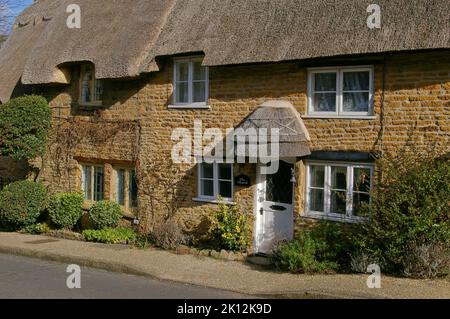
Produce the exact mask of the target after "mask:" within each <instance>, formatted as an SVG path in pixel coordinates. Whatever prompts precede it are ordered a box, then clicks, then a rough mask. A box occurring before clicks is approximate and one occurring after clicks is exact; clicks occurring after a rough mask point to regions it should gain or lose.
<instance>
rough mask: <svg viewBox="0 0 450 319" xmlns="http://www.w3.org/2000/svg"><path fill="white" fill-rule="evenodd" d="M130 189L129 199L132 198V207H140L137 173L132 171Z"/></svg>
mask: <svg viewBox="0 0 450 319" xmlns="http://www.w3.org/2000/svg"><path fill="white" fill-rule="evenodd" d="M129 180H130V187H129V197H130V207H137V206H138V186H137V180H136V171H135V170H131V171H130V178H129Z"/></svg>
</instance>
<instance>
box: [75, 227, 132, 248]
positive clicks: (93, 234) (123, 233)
mask: <svg viewBox="0 0 450 319" xmlns="http://www.w3.org/2000/svg"><path fill="white" fill-rule="evenodd" d="M83 236H84V239H85V240H86V241H92V242H97V243H105V244H119V243H127V244H129V243H134V242H135V240H136V239H137V234H136V233H135V232H134V231H133V230H132V229H129V228H103V229H87V230H84V231H83Z"/></svg>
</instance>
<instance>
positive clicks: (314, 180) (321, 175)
mask: <svg viewBox="0 0 450 319" xmlns="http://www.w3.org/2000/svg"><path fill="white" fill-rule="evenodd" d="M309 172H310V177H309V181H310V185H309V187H310V189H309V194H308V195H309V209H310V210H312V211H316V212H323V211H324V210H325V209H324V205H325V202H324V187H325V185H324V183H325V166H322V165H311V166H310V167H309Z"/></svg>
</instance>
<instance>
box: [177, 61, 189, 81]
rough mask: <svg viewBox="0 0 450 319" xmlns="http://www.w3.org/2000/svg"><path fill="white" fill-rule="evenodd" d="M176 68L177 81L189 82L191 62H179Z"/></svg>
mask: <svg viewBox="0 0 450 319" xmlns="http://www.w3.org/2000/svg"><path fill="white" fill-rule="evenodd" d="M175 67H176V71H175V72H176V81H186V82H187V81H189V62H177V63H175Z"/></svg>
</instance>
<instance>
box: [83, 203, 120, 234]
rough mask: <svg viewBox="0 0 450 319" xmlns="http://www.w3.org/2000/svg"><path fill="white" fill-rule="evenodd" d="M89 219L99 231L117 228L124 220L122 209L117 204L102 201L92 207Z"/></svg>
mask: <svg viewBox="0 0 450 319" xmlns="http://www.w3.org/2000/svg"><path fill="white" fill-rule="evenodd" d="M89 217H90V219H91V220H92V221H93V222H94V224H95V227H96V228H97V229H102V228H107V227H116V226H117V225H118V224H119V221H120V219H121V218H122V209H121V208H120V205H119V204H117V203H115V202H112V201H109V200H102V201H99V202H97V203H95V204H94V205H93V206H92V207H91V209H90V211H89Z"/></svg>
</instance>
